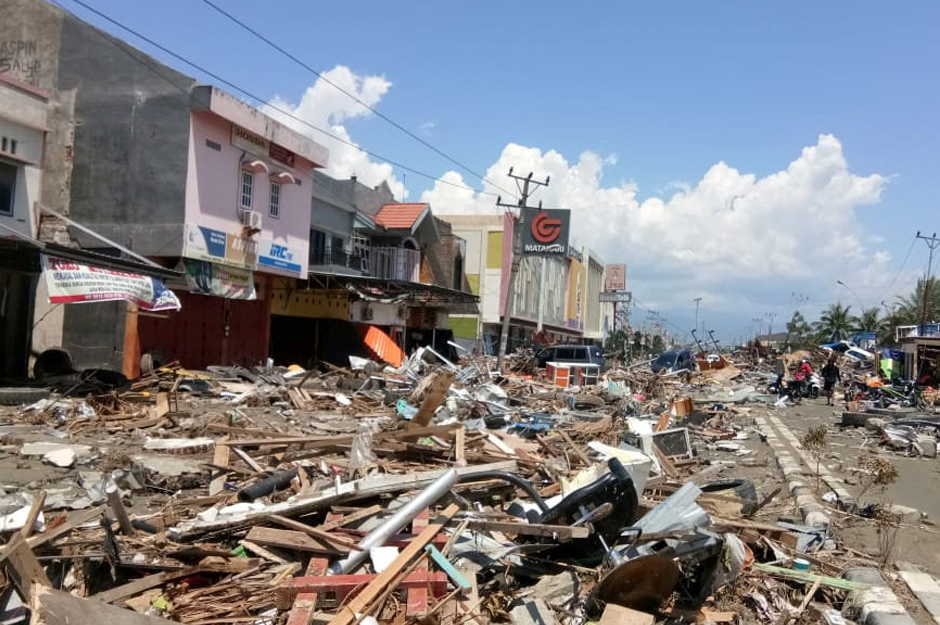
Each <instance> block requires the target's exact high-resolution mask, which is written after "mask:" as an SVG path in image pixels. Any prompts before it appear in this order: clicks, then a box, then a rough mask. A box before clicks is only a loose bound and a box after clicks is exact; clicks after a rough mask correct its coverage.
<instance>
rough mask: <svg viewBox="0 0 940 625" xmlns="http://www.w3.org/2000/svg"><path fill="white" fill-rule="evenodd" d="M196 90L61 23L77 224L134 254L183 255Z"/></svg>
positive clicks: (61, 83) (111, 41) (121, 47)
mask: <svg viewBox="0 0 940 625" xmlns="http://www.w3.org/2000/svg"><path fill="white" fill-rule="evenodd" d="M152 67H157V68H158V70H157V71H158V72H159V75H158V74H157V73H155V72H154V70H153V69H152ZM194 82H195V81H194V80H193V79H192V78H190V77H188V76H185V75H183V74H180V73H179V72H176V71H174V70H172V69H170V68H169V67H166V66H163V65H160V64H159V63H157V61H156V60H154V59H153V58H151V57H149V56H147V55H145V54H143V53H142V52H139V51H137V50H135V49H134V48H132V47H131V46H129V45H127V44H125V43H123V42H121V41H119V40H117V39H115V38H113V37H111V36H109V35H107V34H105V33H103V32H102V31H99V30H98V29H96V28H93V27H91V26H89V25H88V24H85V23H84V22H80V21H78V20H76V19H74V18H72V17H66V18H65V20H64V22H63V24H62V35H61V50H60V55H59V72H58V85H57V86H58V89H59V90H66V91H67V90H74V91H75V105H74V116H75V129H74V160H73V166H72V177H71V205H70V214H71V217H72V218H73V219H75V220H76V221H79V222H81V223H83V224H84V225H87V226H89V227H91V228H93V229H95V230H96V231H98V232H99V233H101V234H102V235H104V236H106V237H108V238H111V239H113V240H115V241H117V242H118V243H120V244H122V245H125V246H127V247H130V248H131V249H133V250H134V251H136V252H138V253H141V254H145V255H148V256H174V255H179V253H180V251H181V242H182V234H183V233H182V222H183V207H184V204H185V181H186V164H187V155H188V147H189V106H190V96H189V92H190V88H191V87H192V86H193V84H194ZM72 234H73V236H75V238H76V239H78V240H79V241H80V242H81V243H82V244H83V245H87V246H100V245H101V243H100V242H97V241H95V240H94V239H91V238H89V237H87V236H85V235H78V234H76V233H75V232H73V233H72Z"/></svg>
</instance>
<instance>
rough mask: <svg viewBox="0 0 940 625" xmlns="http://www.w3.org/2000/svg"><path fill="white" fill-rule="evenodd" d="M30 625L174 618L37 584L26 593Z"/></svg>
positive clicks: (129, 623) (157, 624) (151, 623)
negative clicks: (77, 595)
mask: <svg viewBox="0 0 940 625" xmlns="http://www.w3.org/2000/svg"><path fill="white" fill-rule="evenodd" d="M29 607H30V611H31V612H32V617H31V620H30V623H31V624H32V625H101V624H102V623H107V624H108V625H169V624H170V623H173V621H168V620H166V619H162V618H156V617H153V616H145V615H143V614H138V613H137V612H134V611H133V610H126V609H124V608H118V607H115V606H113V605H108V604H106V603H102V602H100V601H93V600H91V599H82V598H80V597H76V596H74V595H71V594H69V593H67V592H62V591H60V590H53V589H51V588H43V587H41V586H37V587H35V588H34V590H33V593H32V594H31V595H29Z"/></svg>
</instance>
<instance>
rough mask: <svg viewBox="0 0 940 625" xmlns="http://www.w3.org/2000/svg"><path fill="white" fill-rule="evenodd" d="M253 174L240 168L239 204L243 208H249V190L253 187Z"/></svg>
mask: <svg viewBox="0 0 940 625" xmlns="http://www.w3.org/2000/svg"><path fill="white" fill-rule="evenodd" d="M254 183H255V175H254V174H253V173H251V172H250V171H248V170H246V169H243V170H242V183H241V193H240V194H239V196H240V199H239V206H241V207H242V208H244V209H245V210H251V191H252V189H253V188H254Z"/></svg>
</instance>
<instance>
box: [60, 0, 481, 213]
mask: <svg viewBox="0 0 940 625" xmlns="http://www.w3.org/2000/svg"><path fill="white" fill-rule="evenodd" d="M51 2H52V3H53V4H55V5H56V6H58V7H59V8H60V9H62V10H63V11H66V12H67V13H70V14H72V15H74V13H72V12H71V11H68V9H66V8H65V7H63V6H62V5H61V4H59V3H58V2H57V1H56V0H51ZM72 2H74V3H75V4H77V5H79V6H81V7H84V8H85V9H87V10H88V11H91V12H92V13H94V14H95V15H97V16H98V17H100V18H101V19H103V20H105V21H107V22H109V23H110V24H113V25H114V26H117V27H118V28H120V29H122V30H124V31H126V32H128V33H131V34H132V35H134V36H135V37H138V38H139V39H141V40H143V41H146V42H147V43H149V44H150V45H152V46H154V47H155V48H157V49H158V50H161V51H162V52H164V53H166V54H169V55H170V56H172V57H173V58H175V59H177V60H178V61H180V62H182V63H185V64H186V65H189V66H190V67H192V68H194V69H196V70H197V71H200V72H202V73H203V74H205V75H206V76H209V77H211V78H212V79H214V80H217V81H219V82H220V83H222V84H224V85H225V86H227V87H229V88H231V89H233V90H234V91H237V92H239V93H241V94H242V95H244V96H246V97H248V98H250V99H252V100H254V101H256V102H259V103H261V104H263V105H264V106H267V107H268V108H270V109H272V110H275V111H277V112H279V113H281V114H282V115H284V116H286V117H289V118H290V119H293V120H294V121H297V122H299V123H301V124H303V125H305V126H307V127H309V128H311V129H313V130H316V131H317V132H320V133H322V134H324V135H326V136H328V137H330V138H332V139H334V140H336V141H339V142H340V143H343V144H345V145H348V146H349V147H352V148H356V149H358V150H362V151H363V152H365V153H366V154H368V155H369V156H372V157H374V158H377V159H379V160H382V161H385V162H387V163H389V164H391V165H394V166H395V167H398V168H400V169H402V170H405V171H410V172H411V173H413V174H417V175H418V176H423V177H424V178H427V179H429V180H431V181H433V182H440V183H442V184H446V185H449V186H452V187H456V188H458V189H463V190H465V191H473V192H474V193H479V194H481V195H490V196H493V197H498V196H497V194H496V193H491V192H489V191H484V190H477V189H474V188H473V187H469V186H467V185H462V184H457V183H454V182H449V181H447V180H444V179H443V178H441V177H439V176H433V175H431V174H428V173H425V172H423V171H420V170H418V169H414V168H413V167H409V166H407V165H404V164H402V163H399V162H397V161H393V160H392V159H390V158H386V157H384V156H382V155H381V154H378V153H376V152H373V151H372V150H369V149H366V148H364V147H362V146H360V145H356V144H355V143H353V142H351V141H347V140H346V139H344V138H342V137H340V136H338V135H336V134H333V133H332V132H330V131H328V130H324V129H322V128H320V127H318V126H315V125H314V124H311V123H310V122H308V121H307V120H305V119H302V118H300V117H297V116H296V115H294V114H293V113H291V112H290V111H287V110H285V109H283V108H280V107H278V106H274V105H273V104H270V103H268V102H267V101H266V100H265V99H264V98H261V97H259V96H257V95H255V94H253V93H251V92H250V91H247V90H246V89H243V88H241V87H239V86H238V85H236V84H235V83H233V82H231V81H229V80H226V79H225V78H222V77H221V76H219V75H218V74H215V73H213V72H211V71H209V70H208V69H206V68H204V67H202V66H201V65H199V64H197V63H195V62H193V61H190V60H189V59H187V58H186V57H184V56H182V55H180V54H177V53H176V52H173V51H172V50H170V49H169V48H167V47H166V46H164V45H162V44H159V43H157V42H156V41H154V40H153V39H151V38H149V37H147V36H145V35H143V34H142V33H140V32H138V31H136V30H134V29H133V28H131V27H130V26H126V25H124V24H122V23H121V22H118V21H117V20H115V19H114V18H112V17H110V16H108V15H107V14H105V13H102V12H101V11H99V10H98V9H96V8H94V7H92V6H90V5H88V4H87V3H85V2H83V1H82V0H72ZM105 39H107V37H105ZM108 41H110V39H108ZM112 43H114V45H115V46H118V48H120V45H119V44H118V43H117V42H112ZM129 56H130V57H131V58H133V59H134V60H136V61H137V62H139V63H141V64H143V65H147V66H148V67H149V65H148V64H147V63H146V62H145V61H144V60H143V59H141V58H139V57H137V56H136V55H133V54H129ZM150 69H151V70H152V71H154V72H155V73H157V75H158V76H160V77H161V78H163V79H164V80H166V81H167V82H168V83H169V84H170V85H172V86H173V87H175V88H176V89H179V90H180V91H182V92H183V93H184V94H186V95H190V93H189V91H188V89H186V88H184V87H181V86H180V85H177V84H176V83H174V82H173V81H172V80H169V79H167V78H166V77H165V76H163V75H162V74H160V73H159V72H156V70H154V68H152V67H151V68H150Z"/></svg>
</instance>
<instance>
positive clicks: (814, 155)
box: [422, 135, 891, 314]
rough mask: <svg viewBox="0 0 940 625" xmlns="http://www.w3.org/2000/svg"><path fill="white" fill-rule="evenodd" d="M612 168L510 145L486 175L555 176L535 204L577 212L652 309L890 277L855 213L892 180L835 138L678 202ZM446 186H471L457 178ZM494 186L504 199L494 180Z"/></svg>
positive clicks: (702, 185)
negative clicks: (848, 154)
mask: <svg viewBox="0 0 940 625" xmlns="http://www.w3.org/2000/svg"><path fill="white" fill-rule="evenodd" d="M609 163H610V159H609V157H608V158H604V157H602V156H601V155H599V154H596V153H593V152H584V153H582V154H581V155H580V157H579V159H578V160H577V162H574V163H571V162H569V161H568V160H567V159H566V158H565V157H564V156H563V155H561V154H559V153H558V152H556V151H554V150H548V151H546V152H543V151H541V150H539V149H537V148H532V147H525V146H521V145H517V144H509V145H507V146H506V147H505V148H504V150H503V152H502V154H500V156H499V158H498V160H497V161H496V163H494V164H493V166H492V167H490V168H489V170H488V171H487V173H486V175H487V178H488V179H489V180H491V181H495V182H496V183H497V184H499V185H500V186H503V187H507V186H508V185H509V182H510V181H508V179H507V178H506V176H505V174H506V172H507V171H508V169H509V167H510V166H513V167H514V168H515V171H516V172H529V171H532V172H535V175H536V177H538V178H544V176H546V175H550V176H551V185H550V186H549V187H548V188H547V189H542V190H540V191H539V193H538V194H537V195H535V196H534V197H533V201H536V202H537V201H538V200H542V201H543V203H544V205H545V206H546V207H549V206H551V207H556V206H557V207H567V208H571V209H572V230H573V235H574V237H575V238H576V243H577V244H579V245H587V246H588V247H590V248H592V249H593V250H594V251H595V252H596V253H598V254H599V255H600V256H601V257H602V258H603V259H604V260H605V261H607V262H626V263H627V264H628V281H630V282H631V288H633V290H634V291H635V292H636V294H637V295H638V296H640V297H643V299H644V300H646V303H647V305H650V306H651V307H652V308H656V309H660V307H662V308H668V307H677V306H680V307H682V308H683V310H684V309H685V308H690V309H691V306H690V305H689V304H688V302H686V300H688V301H689V302H691V299H692V298H693V297H697V296H699V295H701V296H702V297H704V298H705V301H708V302H709V305H710V309H711V311H713V312H714V311H716V310H717V311H723V312H725V313H728V314H730V313H734V312H737V311H740V309H741V307H742V306H748V307H749V306H751V305H753V306H763V307H765V309H767V307H772V306H773V305H775V304H774V302H778V303H779V304H781V305H782V306H783V307H786V306H787V305H788V303H789V302H788V301H782V300H788V299H789V296H790V293H791V292H792V291H794V290H796V291H802V292H806V291H809V290H813V294H814V296H817V297H814V298H813V299H814V300H815V299H817V298H818V300H819V301H820V302H822V301H823V300H826V299H827V298H828V300H829V301H834V300H835V299H836V298H838V297H840V296H841V297H842V298H843V300H844V301H847V300H846V297H845V296H846V295H847V294H846V293H845V292H844V291H842V292H840V289H841V287H839V286H837V285H836V284H835V281H836V280H837V279H843V280H844V281H846V282H847V283H851V282H850V280H851V281H853V282H854V283H855V284H858V285H863V286H858V287H855V289H856V291H857V292H859V293H860V294H861V293H862V291H864V292H865V293H866V294H868V292H869V291H871V292H872V293H874V292H875V291H877V288H878V283H882V284H881V286H882V287H884V286H887V284H886V283H887V282H888V281H889V280H890V277H891V276H890V272H887V271H885V270H884V267H885V266H886V265H887V263H888V261H889V260H890V257H889V256H888V255H887V253H885V252H878V251H876V250H871V249H869V247H870V246H872V245H874V244H876V243H875V238H874V237H871V236H868V235H866V233H865V232H864V231H863V230H862V228H861V227H860V225H859V219H858V215H857V211H858V209H859V208H860V207H862V206H865V205H870V204H875V203H877V202H879V201H880V199H881V196H882V193H883V191H884V189H885V186H886V184H887V178H886V177H885V176H882V175H879V174H871V175H867V176H863V175H858V174H855V173H853V172H851V171H850V170H849V168H848V164H847V163H846V160H845V157H844V155H843V152H842V145H841V143H840V142H839V140H838V139H836V138H835V137H834V136H832V135H820V136H819V138H818V140H817V142H816V144H815V145H812V146H809V147H806V148H804V149H803V151H802V153H801V154H800V155H799V157H798V158H796V159H795V160H794V161H793V162H791V163H790V164H789V165H788V166H787V167H786V168H785V169H782V170H780V171H778V172H776V173H773V174H771V175H768V176H765V177H762V178H758V177H757V176H755V175H754V174H748V173H742V172H740V171H738V170H737V169H735V168H733V167H731V166H730V165H728V164H726V163H724V162H719V163H717V164H716V165H714V166H712V167H711V168H710V169H709V170H708V171H707V172H705V174H704V175H703V176H702V178H701V179H700V180H699V181H698V182H697V183H695V184H694V185H687V186H685V187H682V186H680V185H678V184H674V185H673V192H672V194H671V195H669V194H666V195H665V196H663V197H651V198H649V199H646V200H644V201H642V202H640V201H639V200H638V198H637V190H638V189H637V186H636V185H635V184H633V183H630V182H623V183H620V184H614V185H609V186H605V185H604V184H603V183H602V177H603V174H604V168H605V166H607V165H608V164H609ZM445 179H446V180H447V181H448V182H452V183H458V184H460V183H463V182H464V180H463V179H462V178H461V176H460V175H459V174H457V173H455V172H450V173H448V174H447V175H446V177H445ZM485 190H486V191H490V192H493V193H501V191H499V190H497V189H495V188H493V186H492V185H490V184H488V185H486V189H485ZM503 195H505V193H503ZM422 200H423V201H428V202H431V205H432V206H433V208H434V210H435V212H436V213H438V214H446V213H494V212H495V210H496V209H495V208H494V206H493V201H492V199H491V198H489V197H487V196H482V195H480V194H473V193H470V192H468V191H464V190H462V189H456V188H454V187H452V186H448V185H442V184H436V185H435V187H434V188H432V189H431V190H429V191H426V192H425V193H424V194H423V195H422ZM885 274H889V275H887V276H885ZM800 287H802V288H800ZM692 293H694V295H693V294H692ZM861 296H862V297H863V299H864V298H865V297H866V295H861ZM875 296H876V295H875V294H872V295H871V297H875ZM866 303H868V302H866ZM704 305H705V304H704V302H703V306H704Z"/></svg>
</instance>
